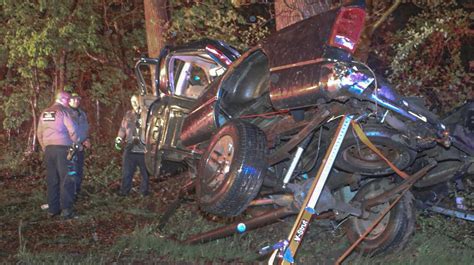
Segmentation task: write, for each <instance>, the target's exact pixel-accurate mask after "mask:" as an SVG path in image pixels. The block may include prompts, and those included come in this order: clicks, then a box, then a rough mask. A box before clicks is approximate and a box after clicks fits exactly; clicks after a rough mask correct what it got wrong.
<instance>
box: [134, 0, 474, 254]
mask: <svg viewBox="0 0 474 265" xmlns="http://www.w3.org/2000/svg"><path fill="white" fill-rule="evenodd" d="M364 19H365V10H364V7H363V5H355V4H354V5H348V6H344V7H341V8H337V9H334V10H331V11H328V12H325V13H322V14H320V15H317V16H314V17H311V18H309V19H306V20H303V21H301V22H298V23H296V24H294V25H292V26H289V27H287V28H285V29H283V30H281V31H279V32H276V33H274V34H273V35H271V36H270V37H269V38H267V39H265V40H263V41H262V42H261V43H259V44H258V45H257V46H255V47H253V48H251V49H249V50H248V51H246V52H245V53H244V54H239V53H238V52H237V51H236V50H235V49H233V48H232V47H230V46H229V45H227V44H225V43H224V42H221V41H214V40H208V39H205V40H202V41H198V42H195V43H191V44H189V45H186V46H180V47H173V48H171V47H167V48H165V49H164V50H163V51H162V53H161V55H160V57H159V58H142V59H141V60H140V61H139V62H138V63H137V66H136V72H137V77H138V80H139V81H140V94H141V99H142V100H141V101H142V105H143V108H142V109H143V110H144V111H143V113H142V115H145V116H146V123H144V124H143V126H144V128H143V129H144V130H143V131H144V135H143V141H144V143H145V144H146V148H147V152H146V154H145V156H146V162H147V168H148V170H149V171H150V172H151V173H153V174H155V175H158V174H159V172H160V168H161V167H162V165H163V164H164V163H166V162H168V161H172V162H175V163H181V164H182V165H185V167H186V168H187V169H188V170H189V171H190V172H191V173H192V175H194V180H195V183H196V197H197V200H198V201H199V205H200V208H201V209H202V210H203V211H205V212H207V213H210V214H214V215H219V216H225V217H227V216H236V215H239V214H241V213H242V212H244V211H245V210H246V209H247V208H249V207H254V206H256V205H262V204H274V205H277V206H280V207H288V206H290V205H291V207H295V208H298V207H301V205H302V204H303V201H304V199H305V197H306V194H307V192H308V189H309V186H310V185H311V182H312V180H313V179H314V176H315V175H316V172H317V170H318V168H319V165H321V163H322V160H323V155H324V152H325V150H327V149H328V148H329V144H330V142H331V138H332V137H333V135H334V132H335V130H336V127H337V124H338V119H339V118H340V117H341V115H347V114H350V115H353V116H354V117H355V120H356V121H357V123H358V124H359V125H360V126H361V127H362V129H363V131H364V134H365V135H366V136H367V138H368V139H370V142H372V143H373V144H374V145H375V146H376V147H377V149H378V150H380V151H381V153H383V156H384V157H385V158H387V159H388V160H389V161H391V163H392V164H393V165H394V166H395V167H396V168H398V169H400V170H404V171H405V172H407V173H408V174H414V173H415V172H418V171H420V170H421V169H423V168H425V166H426V165H428V164H430V163H432V162H433V161H435V162H436V166H435V167H434V168H430V169H429V170H428V169H427V170H428V171H427V172H425V173H426V174H425V175H424V177H422V178H421V179H420V180H419V181H417V182H416V183H415V184H414V185H415V187H417V188H429V187H431V186H433V185H436V184H439V183H441V182H445V181H448V180H450V179H453V178H455V177H459V176H460V175H463V174H472V173H473V172H474V167H473V165H472V162H473V160H472V157H473V155H474V148H473V146H472V145H470V143H472V142H474V136H473V130H474V129H473V128H472V124H468V123H469V121H471V122H472V116H474V111H472V112H471V111H469V110H466V109H469V107H468V106H467V105H466V106H467V107H465V108H461V109H459V111H457V112H456V111H455V112H453V113H452V114H451V116H450V117H446V118H445V119H442V118H440V117H438V116H437V115H435V114H434V113H432V112H430V111H429V110H428V109H427V108H426V107H425V106H424V104H423V100H422V99H419V98H410V97H404V96H402V95H399V94H398V93H397V92H396V91H395V90H394V89H393V88H392V86H391V85H390V84H389V83H388V82H386V81H385V80H383V78H382V77H380V76H378V75H376V74H375V73H374V72H373V70H372V69H371V68H370V67H369V66H367V65H366V64H364V63H362V62H358V61H355V60H354V58H353V53H354V51H355V49H356V47H357V44H358V42H359V37H360V34H361V32H362V29H363V25H364ZM146 67H149V68H150V69H156V70H155V71H154V73H155V74H154V75H153V78H150V77H149V76H152V75H151V74H150V73H152V72H153V71H144V70H143V69H144V68H146ZM146 78H150V79H151V80H149V81H147V80H146ZM147 83H150V84H153V85H155V86H156V87H157V89H156V91H155V92H151V89H150V85H148V86H147ZM471 108H472V107H471ZM473 109H474V108H473ZM461 112H462V113H463V114H460V113H461ZM453 117H455V118H453ZM454 119H458V121H457V122H456V121H454ZM448 121H449V122H448ZM464 121H466V122H464ZM456 124H463V126H461V127H456ZM470 126H471V127H470ZM455 127H456V128H455ZM455 130H457V131H456V132H455ZM399 180H400V176H398V175H397V174H396V172H395V171H394V169H393V167H391V166H389V165H387V163H386V161H385V160H384V159H382V158H381V157H380V156H379V155H377V154H376V153H374V152H373V151H372V150H371V149H370V148H369V147H367V146H366V145H365V144H364V143H362V142H361V141H360V140H359V138H358V137H357V136H356V134H355V133H354V132H352V131H349V132H348V133H347V135H346V136H345V138H344V140H343V142H342V145H341V148H340V151H339V154H338V156H337V158H336V160H335V163H334V167H333V168H332V170H331V173H330V176H329V178H328V180H327V182H326V185H325V187H324V190H323V193H322V195H321V200H320V201H318V204H317V205H316V212H317V213H318V214H322V213H327V212H331V213H332V214H330V215H328V216H329V217H330V218H333V219H335V220H337V221H343V220H346V221H345V222H344V227H345V229H346V231H347V235H348V238H349V239H350V240H351V241H352V242H354V241H356V240H357V239H358V237H359V236H360V235H361V234H362V233H363V232H364V229H365V228H366V227H367V226H368V220H369V221H370V220H372V219H371V218H374V217H372V214H368V213H373V212H377V211H379V208H380V207H381V206H383V205H385V204H387V203H388V202H389V201H390V200H391V199H392V197H390V194H392V195H393V193H394V192H393V190H396V189H397V187H398V185H399V182H400V181H399ZM384 194H386V195H387V196H386V197H385V199H382V200H379V201H377V202H376V203H372V204H371V206H370V208H367V207H365V206H363V205H364V202H365V201H367V200H369V199H370V198H374V197H377V198H383V197H384ZM413 207H414V206H413V196H412V194H411V192H407V193H405V194H404V195H403V197H402V199H401V200H400V202H399V203H398V204H397V205H396V206H395V207H394V208H393V209H392V210H391V211H390V213H389V214H388V215H387V216H386V217H385V219H384V221H383V222H382V223H383V225H379V227H378V228H377V229H376V231H374V232H372V233H371V234H370V235H369V236H367V237H366V239H365V240H364V241H363V242H362V243H361V244H360V245H359V246H358V250H359V251H361V252H363V253H371V254H373V253H379V252H385V251H390V250H393V249H397V248H399V247H403V246H404V245H405V244H406V243H407V242H408V239H409V235H410V234H412V232H413V231H414V228H415V214H414V208H413ZM280 212H282V213H283V214H282V215H285V214H288V213H289V212H292V211H284V210H282V211H280ZM279 216H281V215H279Z"/></svg>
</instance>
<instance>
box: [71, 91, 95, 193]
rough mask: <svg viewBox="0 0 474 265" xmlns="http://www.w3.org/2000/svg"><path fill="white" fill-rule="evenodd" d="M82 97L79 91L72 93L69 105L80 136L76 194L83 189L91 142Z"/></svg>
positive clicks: (77, 156) (77, 154)
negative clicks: (85, 158) (86, 156)
mask: <svg viewBox="0 0 474 265" xmlns="http://www.w3.org/2000/svg"><path fill="white" fill-rule="evenodd" d="M80 104H81V97H80V96H79V94H77V93H72V94H71V99H69V106H70V107H71V109H72V118H73V120H74V123H75V124H76V127H77V132H76V133H77V136H78V138H79V143H78V149H77V151H76V157H75V159H76V161H75V162H76V189H75V196H76V199H77V196H78V194H79V192H80V191H81V184H82V178H83V176H84V148H86V149H89V148H90V147H91V143H90V140H89V123H88V121H87V115H86V113H85V112H84V110H83V109H81V108H79V105H80Z"/></svg>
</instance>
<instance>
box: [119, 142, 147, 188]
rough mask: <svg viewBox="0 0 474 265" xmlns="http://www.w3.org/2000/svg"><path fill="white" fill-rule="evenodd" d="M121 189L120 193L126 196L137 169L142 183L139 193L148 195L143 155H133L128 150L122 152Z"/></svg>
mask: <svg viewBox="0 0 474 265" xmlns="http://www.w3.org/2000/svg"><path fill="white" fill-rule="evenodd" d="M122 167H123V168H122V187H121V189H120V191H121V193H123V194H128V193H129V192H130V189H132V179H133V174H134V173H135V170H136V169H137V167H138V168H139V169H140V174H141V176H142V181H141V183H140V193H141V194H147V193H148V179H149V178H148V172H147V171H146V166H145V154H144V153H133V152H131V151H130V150H129V149H128V148H127V149H125V151H124V152H123V157H122Z"/></svg>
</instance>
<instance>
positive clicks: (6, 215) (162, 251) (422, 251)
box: [0, 174, 474, 264]
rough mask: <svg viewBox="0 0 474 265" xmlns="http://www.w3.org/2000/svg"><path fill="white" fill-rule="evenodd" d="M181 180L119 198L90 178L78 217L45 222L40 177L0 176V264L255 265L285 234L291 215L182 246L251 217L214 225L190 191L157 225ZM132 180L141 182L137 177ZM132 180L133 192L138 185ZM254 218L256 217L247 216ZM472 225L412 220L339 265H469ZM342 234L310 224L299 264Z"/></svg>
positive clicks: (433, 218) (321, 257)
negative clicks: (403, 242)
mask: <svg viewBox="0 0 474 265" xmlns="http://www.w3.org/2000/svg"><path fill="white" fill-rule="evenodd" d="M184 179H185V175H184V174H181V175H178V176H167V177H165V178H161V179H152V181H151V188H152V190H153V192H152V193H151V195H150V196H148V197H144V198H143V197H140V196H139V194H138V192H136V191H135V190H134V191H132V193H131V195H130V196H128V197H119V196H117V195H116V190H117V188H118V186H119V179H117V178H116V179H110V180H109V181H108V182H106V183H104V184H103V185H97V183H96V182H95V181H94V180H92V179H90V178H88V177H87V176H86V179H85V181H84V184H83V193H82V196H81V197H80V198H79V200H78V202H77V203H76V208H77V212H78V214H79V218H77V219H73V220H67V221H64V220H61V219H60V218H58V217H57V218H53V219H48V218H47V214H46V212H45V211H44V210H41V209H40V205H42V204H44V203H46V195H45V194H46V184H45V180H44V177H42V176H26V177H14V176H0V190H1V191H2V192H1V194H0V231H1V233H0V263H20V264H40V263H46V264H51V263H61V264H75V263H80V264H98V263H100V264H111V263H118V264H130V263H132V264H195V263H200V264H203V263H204V264H221V263H226V264H241V263H244V264H255V263H264V261H265V260H266V259H267V258H268V256H265V257H261V256H258V255H257V254H256V252H257V250H258V249H260V248H262V247H264V246H266V245H270V244H273V243H276V242H278V241H279V240H281V239H284V238H286V236H287V234H288V233H289V231H290V229H291V227H292V225H293V221H294V217H290V218H286V219H283V220H281V221H280V222H277V223H275V224H272V225H268V226H265V227H263V228H259V229H257V230H254V231H249V232H246V233H244V234H235V235H233V236H230V237H228V238H225V239H218V240H214V241H211V242H208V243H205V244H198V245H193V246H187V245H184V244H182V243H180V241H179V240H184V239H186V238H187V237H189V236H191V235H194V234H196V233H199V232H203V231H206V230H209V229H212V228H216V227H219V226H223V225H225V224H229V223H232V222H238V221H239V220H243V219H245V218H249V217H250V214H248V213H246V214H244V215H243V216H242V217H239V218H233V219H219V218H215V217H212V216H208V215H206V214H203V213H202V212H200V211H199V209H198V207H197V204H196V203H195V201H194V200H193V194H192V192H190V193H188V194H187V195H186V196H185V200H184V201H183V203H182V204H181V205H180V206H179V207H178V208H177V209H176V212H174V214H172V215H170V217H169V219H168V221H167V222H166V224H164V226H163V227H162V228H163V229H160V226H159V221H160V219H161V218H162V217H163V213H164V212H165V210H166V209H167V207H168V206H169V205H170V204H171V203H172V202H173V201H174V199H175V198H176V196H177V191H178V190H179V188H180V187H182V186H183V182H184ZM136 181H137V182H138V181H139V177H138V176H136ZM137 182H135V183H134V185H135V187H137V186H138V183H137ZM253 214H255V213H253ZM473 227H474V226H473V224H472V223H470V222H467V221H463V220H460V219H451V218H445V217H443V216H439V215H426V214H419V215H418V225H417V231H416V233H415V236H414V237H413V238H412V240H411V243H410V244H409V246H408V247H407V248H405V249H404V250H403V251H402V252H398V253H391V254H383V255H379V256H376V257H363V256H361V255H359V254H357V253H356V252H354V253H353V254H352V255H351V256H349V257H348V258H347V259H346V260H345V261H344V263H343V264H382V263H383V264H433V261H434V260H436V262H434V263H435V264H473V262H474V232H473ZM348 246H349V243H348V242H347V240H346V238H345V235H344V231H343V230H342V229H340V228H337V227H336V226H335V224H332V223H330V222H328V221H318V220H314V221H313V222H312V223H311V226H310V230H309V232H308V233H307V235H306V236H305V240H304V242H303V245H302V247H301V249H300V250H299V252H298V256H297V258H298V259H297V262H298V264H333V263H334V262H335V260H336V259H337V258H338V257H339V256H340V255H341V253H343V252H344V250H346V249H347V247H348Z"/></svg>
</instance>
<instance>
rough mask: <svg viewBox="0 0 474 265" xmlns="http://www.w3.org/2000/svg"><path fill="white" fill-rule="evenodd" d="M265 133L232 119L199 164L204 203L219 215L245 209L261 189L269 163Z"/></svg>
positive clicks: (204, 207)
mask: <svg viewBox="0 0 474 265" xmlns="http://www.w3.org/2000/svg"><path fill="white" fill-rule="evenodd" d="M265 153H266V138H265V134H264V133H263V132H262V131H261V130H260V129H259V128H258V127H257V126H255V125H253V124H250V123H247V122H244V121H241V120H232V121H230V122H228V123H227V124H225V125H224V126H223V127H222V128H220V130H219V131H218V132H217V134H215V135H214V136H213V137H212V139H211V143H210V144H209V146H208V148H207V150H206V152H205V153H204V155H203V156H202V157H201V160H200V163H199V167H198V181H197V185H196V191H197V196H198V200H199V203H200V207H201V209H202V210H204V211H205V212H208V213H211V214H215V215H219V216H226V217H229V216H236V215H239V214H240V213H242V212H243V211H244V210H245V209H246V208H247V206H248V204H249V203H250V201H252V200H253V199H254V198H255V197H256V196H257V194H258V192H259V191H260V188H261V186H262V183H263V177H264V175H265V170H266V168H267V164H266V161H265Z"/></svg>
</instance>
